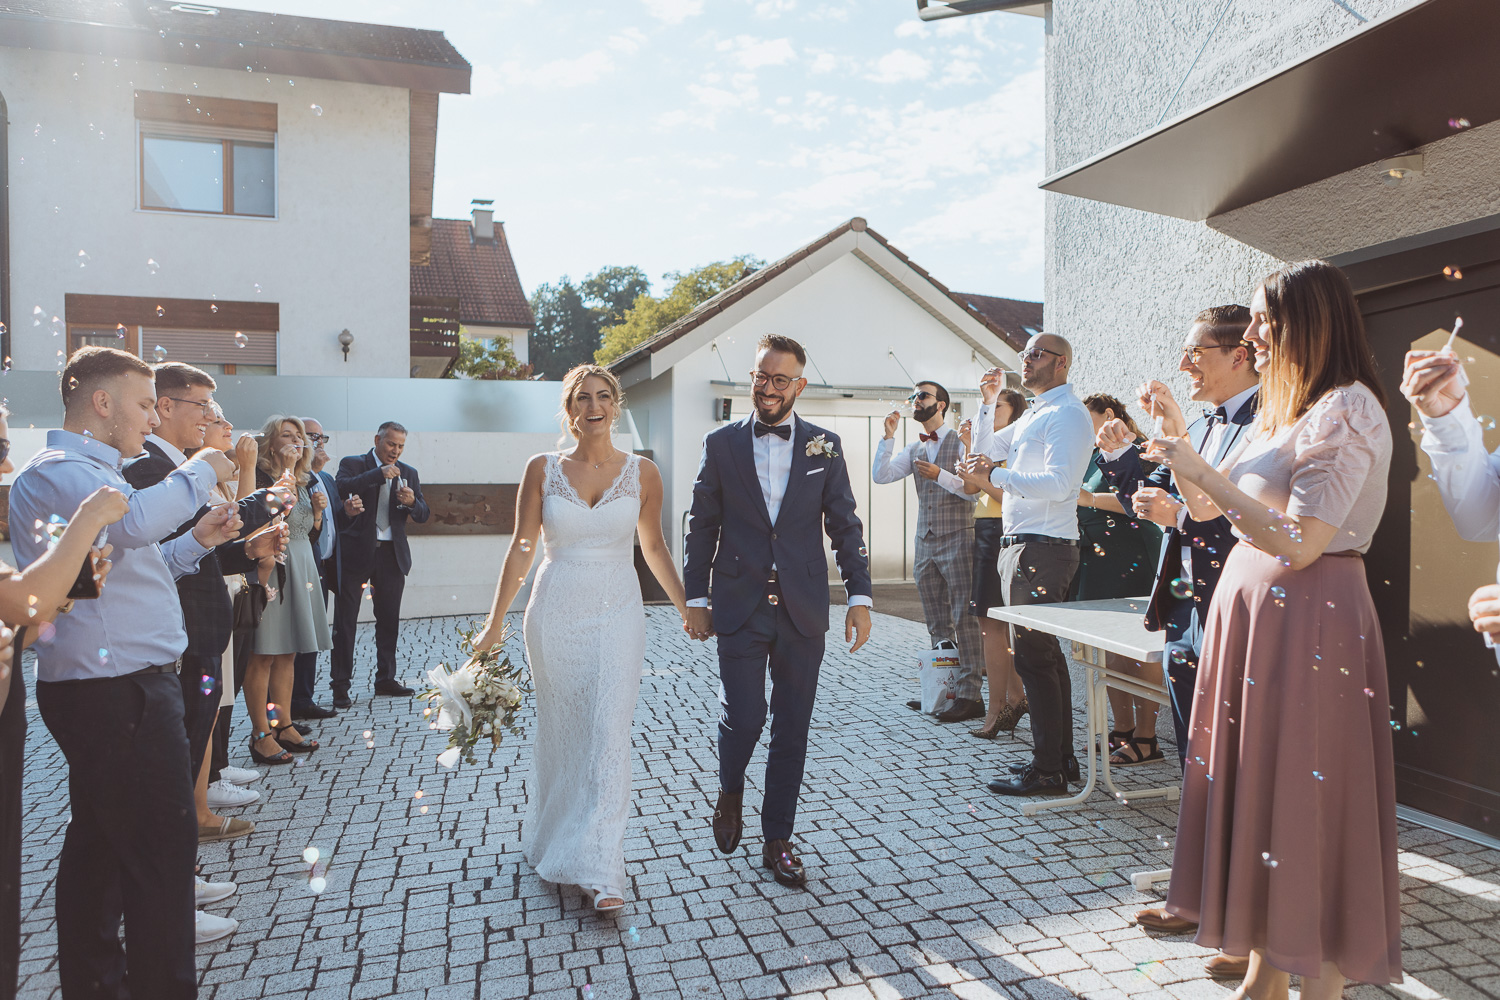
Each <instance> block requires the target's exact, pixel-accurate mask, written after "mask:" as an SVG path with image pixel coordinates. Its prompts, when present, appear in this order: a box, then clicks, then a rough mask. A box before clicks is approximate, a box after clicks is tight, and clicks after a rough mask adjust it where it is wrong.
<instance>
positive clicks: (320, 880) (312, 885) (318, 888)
mask: <svg viewBox="0 0 1500 1000" xmlns="http://www.w3.org/2000/svg"><path fill="white" fill-rule="evenodd" d="M307 888H308V890H309V891H310V892H312V893H314V894H316V893H320V892H322V891H323V890H324V889H327V888H328V880H327V879H326V878H324V877H323V876H321V875H319V876H317V877H316V878H310V879H308V880H307Z"/></svg>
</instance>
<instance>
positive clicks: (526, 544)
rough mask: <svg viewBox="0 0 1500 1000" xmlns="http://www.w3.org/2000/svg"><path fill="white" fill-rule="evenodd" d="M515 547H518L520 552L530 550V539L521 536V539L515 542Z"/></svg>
mask: <svg viewBox="0 0 1500 1000" xmlns="http://www.w3.org/2000/svg"><path fill="white" fill-rule="evenodd" d="M516 547H517V548H519V549H520V550H521V551H522V552H530V551H531V539H529V538H523V539H521V540H520V541H519V542H517V543H516Z"/></svg>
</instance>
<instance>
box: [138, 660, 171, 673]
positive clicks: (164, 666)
mask: <svg viewBox="0 0 1500 1000" xmlns="http://www.w3.org/2000/svg"><path fill="white" fill-rule="evenodd" d="M181 665H182V661H181V660H178V661H177V662H176V663H158V664H156V665H155V666H152V667H142V668H141V669H140V670H137V671H136V673H138V674H175V673H177V668H178V667H179V666H181Z"/></svg>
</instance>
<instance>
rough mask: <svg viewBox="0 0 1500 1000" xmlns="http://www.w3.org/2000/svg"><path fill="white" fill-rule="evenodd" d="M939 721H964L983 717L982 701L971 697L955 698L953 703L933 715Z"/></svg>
mask: <svg viewBox="0 0 1500 1000" xmlns="http://www.w3.org/2000/svg"><path fill="white" fill-rule="evenodd" d="M933 718H934V719H937V720H938V721H939V722H966V721H968V720H969V719H982V718H984V702H982V701H975V700H973V699H972V698H955V699H953V704H952V705H950V706H948V708H947V709H946V710H944V711H941V712H939V713H938V714H937V715H934V716H933Z"/></svg>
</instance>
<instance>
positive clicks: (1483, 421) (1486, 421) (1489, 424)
mask: <svg viewBox="0 0 1500 1000" xmlns="http://www.w3.org/2000/svg"><path fill="white" fill-rule="evenodd" d="M1479 426H1480V427H1482V428H1484V429H1485V430H1487V431H1492V430H1494V429H1495V418H1494V417H1480V418H1479Z"/></svg>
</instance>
